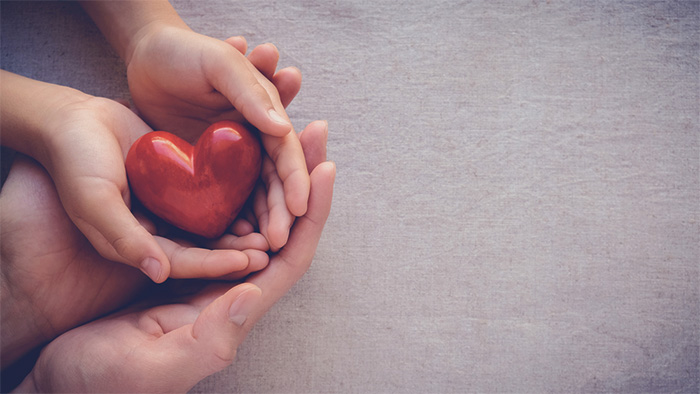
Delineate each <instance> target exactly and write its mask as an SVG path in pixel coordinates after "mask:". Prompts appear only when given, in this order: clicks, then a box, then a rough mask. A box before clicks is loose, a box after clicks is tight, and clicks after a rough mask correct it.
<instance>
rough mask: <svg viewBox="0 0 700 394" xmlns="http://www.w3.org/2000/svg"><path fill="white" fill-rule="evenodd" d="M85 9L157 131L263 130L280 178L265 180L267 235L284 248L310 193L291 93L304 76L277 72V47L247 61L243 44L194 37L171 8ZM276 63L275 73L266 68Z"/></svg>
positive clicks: (261, 49)
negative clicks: (218, 126)
mask: <svg viewBox="0 0 700 394" xmlns="http://www.w3.org/2000/svg"><path fill="white" fill-rule="evenodd" d="M82 4H83V7H84V8H85V10H86V11H87V12H88V14H89V15H90V16H91V17H92V19H93V20H94V21H95V23H96V24H97V26H98V27H99V28H100V29H101V31H102V32H103V34H104V35H105V37H106V38H107V40H108V41H109V42H110V43H111V44H112V46H113V47H114V48H115V50H116V51H117V53H119V54H120V56H121V57H122V59H124V62H125V64H126V66H127V77H128V82H129V89H130V91H131V95H132V98H133V101H134V103H135V105H136V107H137V109H138V111H139V114H140V115H141V116H142V117H143V118H144V119H145V120H146V121H147V123H148V124H149V125H151V127H153V128H154V129H157V130H165V131H169V132H173V133H175V134H177V135H179V136H180V137H182V138H184V139H186V140H189V141H190V142H193V141H194V140H196V139H197V137H198V136H199V135H200V134H201V133H202V132H203V131H204V130H205V129H206V128H207V127H208V126H209V125H210V124H212V123H214V122H216V121H218V120H224V119H229V120H236V121H243V120H245V121H248V122H250V123H251V124H252V125H253V126H255V127H256V128H257V129H258V130H260V132H261V139H262V143H263V146H264V148H265V150H266V152H267V157H268V161H269V162H270V163H269V165H268V168H269V169H270V170H269V171H268V173H274V176H272V175H271V176H267V177H263V181H264V184H265V186H266V189H267V190H268V191H269V193H268V194H267V204H268V211H269V213H270V220H269V226H268V227H267V229H268V231H265V232H264V235H265V236H266V238H267V239H268V242H269V243H270V246H271V247H272V249H273V250H277V249H279V248H280V247H282V246H283V245H284V243H285V242H286V240H287V236H288V234H289V227H290V225H291V222H292V221H293V218H294V216H301V215H303V214H304V212H305V211H306V208H307V199H308V194H309V175H308V170H307V168H306V163H305V160H304V156H303V151H302V148H301V144H300V143H299V139H298V137H297V135H296V133H294V130H293V127H292V125H291V122H290V121H289V118H288V116H287V114H286V112H285V107H286V106H287V105H288V104H289V101H290V100H289V99H288V97H285V95H286V93H284V92H283V91H288V90H290V89H296V90H297V91H298V88H299V83H300V81H301V75H300V74H299V70H297V69H294V68H286V69H282V70H280V71H279V72H277V73H275V67H276V65H277V60H278V58H279V52H278V51H277V48H276V47H275V46H274V45H272V44H263V45H260V46H258V47H256V48H255V49H254V50H253V51H252V52H251V53H250V55H249V56H248V57H247V58H246V57H245V56H244V54H245V52H246V50H247V43H246V42H245V40H244V39H243V38H242V37H231V38H229V39H227V40H225V41H221V40H217V39H214V38H211V37H207V36H204V35H201V34H198V33H196V32H194V31H192V30H191V29H190V28H189V27H188V26H187V24H186V23H185V22H184V21H183V20H182V19H181V18H180V17H179V16H178V14H177V12H176V11H175V10H174V9H173V7H172V6H171V5H170V4H169V3H168V2H167V1H163V0H151V1H118V2H96V1H86V2H83V3H82ZM271 64H274V65H275V67H268V66H266V65H271ZM297 79H298V81H299V83H296V80H297ZM173 81H178V83H173ZM287 96H288V95H287ZM292 97H293V96H292Z"/></svg>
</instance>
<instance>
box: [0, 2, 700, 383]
mask: <svg viewBox="0 0 700 394" xmlns="http://www.w3.org/2000/svg"><path fill="white" fill-rule="evenodd" d="M173 4H174V6H175V8H176V9H177V10H178V11H179V13H180V15H181V16H182V17H183V19H184V20H185V21H186V22H187V23H188V24H189V25H190V26H191V27H192V28H193V29H194V30H196V31H198V32H200V33H203V34H206V35H209V36H213V37H216V38H220V39H225V38H227V37H229V36H233V35H243V36H245V37H246V38H247V39H248V41H249V43H250V45H251V46H253V45H257V44H262V43H265V42H272V43H274V44H275V45H277V47H278V48H279V50H280V53H281V59H280V65H281V66H296V67H298V68H299V69H300V70H301V71H302V74H303V76H304V83H303V86H302V90H301V92H300V94H299V95H298V97H297V98H296V99H295V100H294V102H293V103H292V104H291V105H290V107H289V109H288V113H289V115H290V117H291V119H292V120H293V122H294V124H295V127H296V128H297V129H299V130H301V129H302V128H303V127H304V126H305V125H306V124H308V123H309V122H311V121H313V120H316V119H327V120H328V121H329V125H330V137H329V142H328V149H329V159H331V160H333V161H335V162H336V164H337V166H338V176H337V182H336V187H335V195H334V202H333V209H332V212H331V216H330V218H329V220H328V223H327V225H326V229H325V231H324V235H323V237H322V239H321V242H320V245H319V247H318V251H317V254H316V257H315V260H314V263H313V265H312V266H311V269H310V270H309V272H308V273H307V275H306V276H305V277H304V278H302V280H301V281H300V282H298V283H297V285H296V286H295V287H294V288H293V289H292V290H291V291H290V292H289V294H288V295H287V296H285V297H284V298H283V299H282V300H281V301H280V302H279V303H278V304H277V305H276V306H275V307H274V308H273V309H272V310H271V311H270V312H269V313H268V314H267V315H266V316H265V317H264V318H263V319H262V320H261V321H260V322H259V324H258V325H257V326H256V327H255V328H254V330H253V331H252V332H251V333H250V335H249V336H248V338H247V339H246V341H245V342H244V343H243V345H242V346H241V347H240V349H239V352H238V355H237V360H236V361H235V363H234V364H233V365H232V366H231V367H229V368H227V369H225V370H224V371H222V372H220V373H217V374H215V375H213V376H211V377H209V378H207V379H205V380H204V381H202V382H201V383H200V384H199V385H197V386H195V387H194V388H193V390H192V392H193V393H203V392H251V393H252V392H261V393H267V392H290V393H291V392H300V393H301V392H324V393H326V392H362V393H365V392H415V393H424V392H589V391H621V392H649V391H652V392H653V391H661V392H698V390H699V381H700V362H699V360H700V357H699V353H700V349H699V343H700V318H699V317H698V316H700V292H699V287H700V267H699V265H700V262H699V261H700V224H699V223H698V218H699V215H700V177H699V166H700V120H699V116H700V115H699V111H700V101H699V100H700V99H699V97H700V96H699V94H700V93H699V92H700V82H699V81H700V3H698V2H697V1H616V2H606V1H559V0H549V1H538V0H532V1H531V0H527V1H524V0H523V1H476V2H471V1H467V2H463V1H447V0H430V1H413V2H396V1H393V0H392V1H388V0H374V1H366V0H347V1H327V2H321V1H310V0H290V1H284V2H269V1H252V0H242V1H236V2H229V1H224V0H212V1H181V0H176V1H174V2H173ZM1 38H2V67H3V68H4V69H6V70H10V71H14V72H16V73H19V74H22V75H25V76H28V77H32V78H36V79H40V80H43V81H48V82H54V83H59V84H64V85H69V86H72V87H75V88H77V89H81V90H83V91H86V92H88V93H91V94H96V95H101V96H106V97H112V98H116V97H128V88H127V86H126V81H125V70H124V66H123V64H122V62H121V61H120V60H119V58H118V57H117V56H116V55H115V53H114V51H113V50H112V49H111V48H110V47H109V45H108V44H107V42H106V41H105V39H104V38H103V37H102V36H101V35H100V33H99V31H98V30H97V28H96V27H95V26H94V25H93V24H92V22H91V21H90V20H89V18H88V17H87V16H86V15H85V14H84V13H83V11H82V9H81V8H80V7H79V6H78V5H76V4H73V3H34V2H32V3H24V2H20V3H8V2H2V36H1ZM174 83H176V82H175V81H174Z"/></svg>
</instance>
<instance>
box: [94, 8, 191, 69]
mask: <svg viewBox="0 0 700 394" xmlns="http://www.w3.org/2000/svg"><path fill="white" fill-rule="evenodd" d="M80 3H81V4H82V6H83V8H84V9H85V11H86V12H87V13H88V15H90V17H91V18H92V20H93V21H94V22H95V24H96V25H97V27H99V29H100V31H102V34H104V36H105V37H106V38H107V41H109V43H110V44H111V45H112V46H113V47H114V49H115V50H116V51H117V53H118V54H119V56H121V58H122V59H123V60H124V61H125V62H126V64H129V61H130V58H131V54H132V53H133V51H134V48H135V46H136V44H137V43H138V41H139V39H140V38H141V37H142V35H143V34H145V31H146V30H147V29H145V28H147V27H150V26H154V25H164V26H165V25H168V26H177V27H182V28H188V27H187V24H185V22H184V21H183V20H182V19H181V18H180V16H179V15H178V14H177V12H176V11H175V9H174V8H173V7H172V5H170V3H169V2H168V1H167V0H145V1H144V0H134V1H132V0H129V1H81V2H80Z"/></svg>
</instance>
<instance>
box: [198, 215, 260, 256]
mask: <svg viewBox="0 0 700 394" xmlns="http://www.w3.org/2000/svg"><path fill="white" fill-rule="evenodd" d="M246 223H247V222H246ZM207 247H209V248H212V249H235V250H243V249H257V250H263V251H266V250H268V249H270V245H268V243H267V240H266V239H265V236H264V235H262V234H260V233H255V232H250V233H247V234H245V235H242V236H239V235H234V234H224V235H223V236H221V238H219V239H216V240H213V241H211V242H209V243H208V244H207Z"/></svg>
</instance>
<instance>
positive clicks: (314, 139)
mask: <svg viewBox="0 0 700 394" xmlns="http://www.w3.org/2000/svg"><path fill="white" fill-rule="evenodd" d="M299 140H300V141H301V146H302V148H303V149H304V158H305V159H306V167H307V168H316V166H317V165H319V164H321V163H322V162H324V161H326V151H327V148H326V144H327V142H328V122H326V121H323V120H317V121H315V122H311V123H310V124H309V125H308V126H306V128H305V129H304V130H303V131H302V132H301V133H299Z"/></svg>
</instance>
